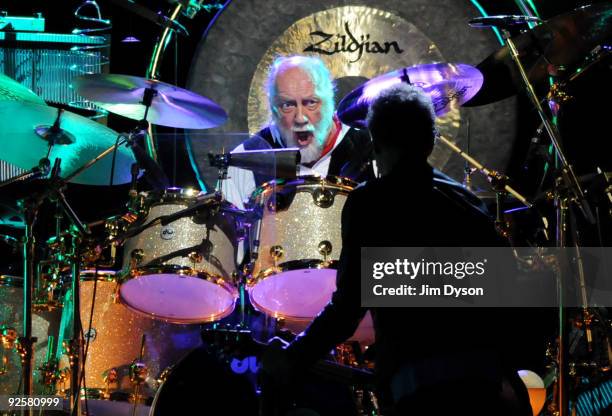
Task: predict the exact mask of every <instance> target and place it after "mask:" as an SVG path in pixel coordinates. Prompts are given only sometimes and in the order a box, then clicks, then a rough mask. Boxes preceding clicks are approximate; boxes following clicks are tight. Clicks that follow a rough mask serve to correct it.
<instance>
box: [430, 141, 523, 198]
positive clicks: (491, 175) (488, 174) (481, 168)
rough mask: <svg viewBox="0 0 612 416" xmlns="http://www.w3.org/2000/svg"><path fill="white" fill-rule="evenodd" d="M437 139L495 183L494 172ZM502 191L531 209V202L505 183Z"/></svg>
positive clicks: (448, 142)
mask: <svg viewBox="0 0 612 416" xmlns="http://www.w3.org/2000/svg"><path fill="white" fill-rule="evenodd" d="M438 139H439V140H440V141H442V143H444V144H445V145H447V146H448V147H450V149H451V150H452V151H454V152H455V153H457V154H458V155H459V156H461V157H462V158H464V159H465V160H466V161H467V162H468V163H469V164H470V165H472V166H473V167H474V168H475V169H476V170H477V171H479V172H481V173H482V174H483V175H485V176H486V177H487V178H489V181H491V182H495V181H497V180H498V176H499V173H498V172H496V171H494V170H490V169H488V168H486V167H485V166H483V165H482V164H480V163H479V162H478V161H477V160H476V159H474V158H473V157H472V156H470V155H469V154H467V153H465V152H464V151H463V150H461V149H460V148H459V146H457V145H456V144H455V143H453V142H452V141H450V140H449V139H447V138H446V137H444V136H442V135H440V136H438ZM503 190H504V192H507V193H509V194H510V195H512V196H513V197H515V198H516V199H518V200H519V201H520V202H521V203H522V204H523V205H524V206H526V207H527V208H533V204H532V203H531V202H529V201H528V200H527V199H526V198H525V197H524V196H523V195H521V194H520V193H518V192H517V191H516V190H514V188H512V187H511V186H510V185H508V184H507V183H505V184H503Z"/></svg>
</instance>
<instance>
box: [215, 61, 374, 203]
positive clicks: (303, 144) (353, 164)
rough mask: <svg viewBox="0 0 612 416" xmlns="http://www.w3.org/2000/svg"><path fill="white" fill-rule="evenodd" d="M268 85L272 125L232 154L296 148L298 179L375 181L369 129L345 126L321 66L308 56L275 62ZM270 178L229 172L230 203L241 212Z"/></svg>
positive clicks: (235, 170) (236, 170)
mask: <svg viewBox="0 0 612 416" xmlns="http://www.w3.org/2000/svg"><path fill="white" fill-rule="evenodd" d="M266 86H267V93H268V102H269V105H270V109H271V116H270V122H269V124H268V126H267V127H265V128H264V129H262V130H261V131H259V132H258V133H257V134H256V135H255V136H254V137H252V138H250V139H248V140H246V141H245V142H244V143H242V144H241V145H240V146H238V147H237V148H235V149H234V150H233V153H234V152H236V153H238V152H242V151H244V150H257V149H262V148H273V149H279V148H288V147H297V148H299V149H300V155H301V162H300V166H299V172H298V174H299V175H300V176H305V175H318V176H327V175H336V176H343V177H348V178H351V179H353V180H356V181H358V182H362V181H365V180H367V179H371V178H373V177H374V171H373V168H372V163H371V160H372V157H371V156H372V144H371V141H370V139H369V136H368V134H367V132H366V131H365V130H357V129H352V128H350V127H348V126H346V125H343V124H342V123H341V122H340V120H339V119H338V117H337V116H336V115H335V109H334V92H335V86H334V82H333V80H332V77H331V74H330V72H329V70H328V69H327V67H326V66H325V64H324V63H323V61H321V60H320V59H318V58H315V57H309V56H291V57H280V58H277V59H276V60H275V61H274V63H273V64H272V66H271V67H270V70H269V73H268V81H267V85H266ZM270 179H273V178H272V177H271V176H266V175H260V174H257V173H254V172H252V171H249V170H245V169H239V168H235V167H230V168H229V170H228V180H226V181H224V182H225V183H224V184H223V186H222V192H223V194H224V195H225V197H226V199H227V200H228V201H230V202H232V203H233V204H235V205H236V206H238V207H239V208H243V207H244V202H245V200H247V199H248V198H249V196H250V195H251V193H252V192H253V191H254V190H255V189H256V188H257V187H258V186H260V185H261V184H263V183H264V182H266V181H268V180H270Z"/></svg>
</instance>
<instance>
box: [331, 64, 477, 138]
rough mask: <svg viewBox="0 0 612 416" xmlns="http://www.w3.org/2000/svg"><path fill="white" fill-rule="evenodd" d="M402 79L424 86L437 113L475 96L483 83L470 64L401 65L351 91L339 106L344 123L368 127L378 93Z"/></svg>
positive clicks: (439, 113) (441, 113)
mask: <svg viewBox="0 0 612 416" xmlns="http://www.w3.org/2000/svg"><path fill="white" fill-rule="evenodd" d="M402 82H406V83H409V84H411V85H415V86H417V87H420V88H422V89H423V91H425V93H427V94H428V95H429V96H430V97H431V100H432V102H433V105H434V110H435V112H436V115H437V116H441V115H443V114H446V113H447V112H449V111H450V110H451V109H452V108H453V107H455V106H459V105H461V104H463V103H464V102H466V101H467V100H469V99H470V98H472V97H473V96H474V95H476V93H477V92H478V90H479V89H480V86H481V85H482V74H481V73H480V71H478V70H477V69H476V68H474V67H472V66H469V65H466V64H452V63H437V64H423V65H415V66H411V67H407V68H401V69H398V70H395V71H392V72H388V73H386V74H384V75H381V76H378V77H376V78H373V79H371V80H369V81H368V82H366V83H365V84H363V85H361V86H360V87H358V88H356V89H354V90H353V91H351V92H350V93H349V94H348V95H347V96H346V97H344V98H343V99H342V101H340V104H339V105H338V117H340V120H342V122H343V123H345V124H348V125H351V126H354V127H365V119H366V116H367V114H368V108H369V107H370V104H371V102H372V101H373V100H374V98H376V96H377V95H378V93H379V92H380V91H382V90H384V89H386V88H389V87H391V86H393V85H396V84H400V83H402Z"/></svg>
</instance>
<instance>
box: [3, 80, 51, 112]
mask: <svg viewBox="0 0 612 416" xmlns="http://www.w3.org/2000/svg"><path fill="white" fill-rule="evenodd" d="M0 101H19V102H27V103H34V104H40V105H47V103H45V100H43V99H42V98H40V97H39V96H38V95H36V94H34V92H33V91H32V90H30V89H29V88H27V87H25V86H23V85H21V84H20V83H18V82H17V81H15V80H14V79H13V78H10V77H8V76H6V75H4V74H0Z"/></svg>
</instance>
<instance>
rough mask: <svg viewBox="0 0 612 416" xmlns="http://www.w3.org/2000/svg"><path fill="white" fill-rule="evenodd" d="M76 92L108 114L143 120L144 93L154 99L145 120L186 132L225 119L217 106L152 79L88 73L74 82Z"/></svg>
mask: <svg viewBox="0 0 612 416" xmlns="http://www.w3.org/2000/svg"><path fill="white" fill-rule="evenodd" d="M73 85H74V87H75V88H76V91H77V92H78V93H79V94H81V95H82V96H83V97H85V98H87V99H89V100H91V101H93V102H94V103H95V104H96V105H98V106H100V107H102V108H104V109H105V110H108V111H110V112H111V113H115V114H119V115H121V116H124V117H127V118H131V119H133V120H142V119H143V118H144V115H145V110H146V107H145V105H144V104H143V103H142V102H143V98H144V94H145V90H147V89H149V90H153V91H154V94H155V95H154V97H153V98H152V101H151V107H150V108H149V111H148V113H147V118H146V119H147V121H148V122H150V123H151V124H157V125H160V126H167V127H177V128H185V129H209V128H212V127H218V126H220V125H222V124H223V123H225V121H226V120H227V113H226V112H225V110H223V109H222V108H221V107H220V106H219V105H217V104H216V103H214V102H213V101H211V100H209V99H208V98H205V97H202V96H201V95H198V94H196V93H193V92H191V91H188V90H186V89H183V88H179V87H177V86H174V85H171V84H167V83H165V82H161V81H157V80H154V79H146V78H140V77H135V76H131V75H118V74H91V75H83V76H80V77H77V78H75V79H74V80H73Z"/></svg>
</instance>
